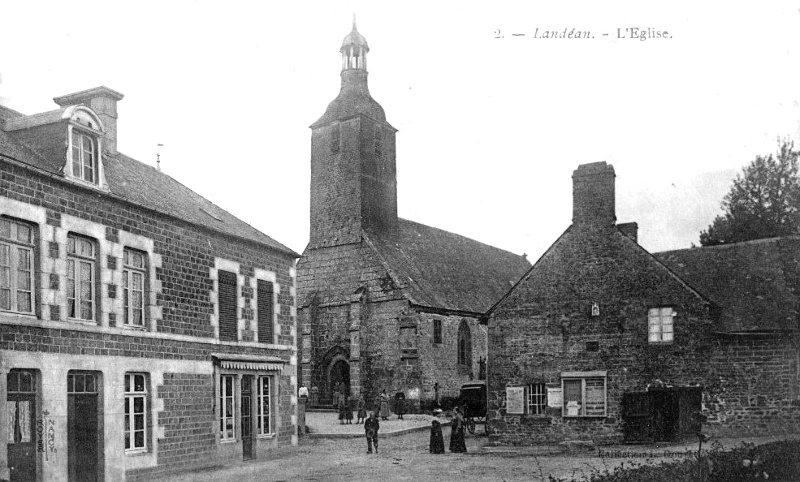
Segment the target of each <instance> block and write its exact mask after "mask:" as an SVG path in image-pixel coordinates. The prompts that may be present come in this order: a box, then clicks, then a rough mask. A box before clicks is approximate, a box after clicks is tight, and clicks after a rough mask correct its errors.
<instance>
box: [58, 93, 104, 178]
mask: <svg viewBox="0 0 800 482" xmlns="http://www.w3.org/2000/svg"><path fill="white" fill-rule="evenodd" d="M64 115H65V117H66V118H68V119H69V123H68V127H67V144H68V146H67V148H68V151H67V164H66V168H65V169H64V174H66V175H67V177H69V178H72V179H74V180H76V181H80V182H82V183H86V184H89V185H92V186H95V187H101V188H105V187H106V185H105V179H104V177H105V176H104V175H103V156H102V147H103V146H102V144H101V142H102V141H101V139H102V138H103V136H104V132H105V131H104V128H103V124H102V123H101V122H100V119H99V118H98V117H97V114H95V113H94V112H93V111H92V110H91V109H89V108H88V107H86V106H83V105H76V106H72V107H68V108H67V109H66V111H65V112H64Z"/></svg>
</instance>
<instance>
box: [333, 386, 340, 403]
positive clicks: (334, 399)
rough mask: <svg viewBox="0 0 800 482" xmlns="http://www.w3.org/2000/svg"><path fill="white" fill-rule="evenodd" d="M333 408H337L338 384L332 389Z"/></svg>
mask: <svg viewBox="0 0 800 482" xmlns="http://www.w3.org/2000/svg"><path fill="white" fill-rule="evenodd" d="M333 408H339V386H338V385H337V386H336V388H334V389H333Z"/></svg>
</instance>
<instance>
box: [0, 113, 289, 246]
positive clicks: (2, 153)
mask: <svg viewBox="0 0 800 482" xmlns="http://www.w3.org/2000/svg"><path fill="white" fill-rule="evenodd" d="M59 112H61V110H57V111H52V112H49V113H44V114H43V115H39V116H30V117H33V118H34V120H33V121H29V122H31V123H32V126H34V124H35V126H39V125H41V122H40V121H42V119H43V118H45V117H46V118H47V119H51V120H52V121H53V122H58V121H59V120H60V119H61V116H60V114H57V113H59ZM20 117H22V114H20V113H19V112H17V111H14V110H12V109H9V108H7V107H3V106H0V127H2V128H0V158H6V159H11V160H12V161H17V162H19V163H21V164H24V165H26V166H29V167H32V168H35V169H36V170H39V171H43V172H45V173H47V174H49V175H51V176H56V177H59V178H64V177H65V176H64V174H63V173H62V172H61V168H62V167H63V164H64V162H62V161H60V160H59V158H61V159H63V156H64V152H65V151H64V149H65V148H64V147H63V140H61V141H60V142H57V143H55V144H59V145H60V147H59V152H58V153H54V152H51V151H52V149H51V145H52V144H54V143H53V142H50V140H47V139H43V140H42V143H41V145H39V144H37V145H32V143H31V142H27V143H26V142H23V141H22V140H21V139H20V138H19V136H18V135H17V132H19V131H16V132H7V131H6V129H5V125H7V124H8V123H11V124H12V125H14V126H17V127H19V126H23V125H24V124H25V122H26V121H24V120H22V119H20ZM23 130H24V127H23ZM63 135H64V136H65V135H66V131H64V134H63ZM40 137H41V136H40ZM103 166H104V170H105V175H106V180H107V182H108V187H109V190H110V194H111V195H113V196H114V197H117V198H119V199H122V200H124V201H127V202H130V203H132V204H135V205H138V206H142V207H145V208H147V209H150V210H153V211H157V212H160V213H163V214H166V215H168V216H171V217H174V218H178V219H181V220H184V221H187V222H189V223H192V224H196V225H199V226H202V227H204V228H207V229H210V230H212V231H217V232H220V233H223V234H227V235H232V236H236V237H238V238H242V239H245V240H248V241H253V242H256V243H260V244H263V245H266V246H269V247H271V248H273V249H276V250H278V251H280V252H283V253H285V254H288V255H290V256H293V257H299V255H298V254H297V253H295V252H294V251H292V250H291V249H289V248H288V247H286V246H284V245H283V244H281V243H279V242H278V241H275V240H274V239H272V238H271V237H269V236H267V235H266V234H264V233H262V232H260V231H259V230H257V229H255V228H254V227H252V226H250V225H249V224H247V223H246V222H244V221H242V220H240V219H238V218H237V217H235V216H233V215H232V214H230V213H229V212H227V211H225V210H224V209H222V208H220V207H218V206H217V205H215V204H214V203H212V202H211V201H209V200H207V199H205V198H204V197H202V196H200V195H199V194H197V193H196V192H194V191H192V190H191V189H189V188H188V187H186V186H184V185H183V184H181V183H180V182H178V181H176V180H175V179H174V178H172V177H171V176H169V175H167V174H164V173H163V172H161V171H159V170H158V169H156V168H154V167H152V166H149V165H147V164H144V163H142V162H139V161H137V160H135V159H133V158H130V157H128V156H126V155H124V154H121V153H117V154H106V153H104V154H103Z"/></svg>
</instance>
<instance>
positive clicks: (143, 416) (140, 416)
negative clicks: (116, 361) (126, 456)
mask: <svg viewBox="0 0 800 482" xmlns="http://www.w3.org/2000/svg"><path fill="white" fill-rule="evenodd" d="M125 450H126V451H130V452H133V451H144V450H147V375H146V374H144V373H126V374H125Z"/></svg>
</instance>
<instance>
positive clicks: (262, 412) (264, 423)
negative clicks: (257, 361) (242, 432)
mask: <svg viewBox="0 0 800 482" xmlns="http://www.w3.org/2000/svg"><path fill="white" fill-rule="evenodd" d="M271 380H272V377H268V376H267V377H258V421H257V424H258V435H269V434H271V433H272V423H271V416H272V412H271V410H270V406H271V405H270V403H271V401H272V391H271V390H272V384H271V383H272V381H271Z"/></svg>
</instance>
